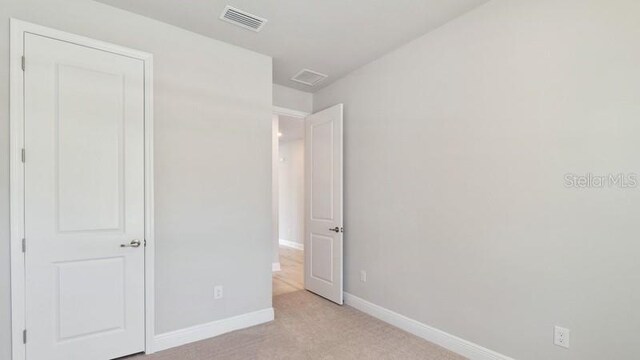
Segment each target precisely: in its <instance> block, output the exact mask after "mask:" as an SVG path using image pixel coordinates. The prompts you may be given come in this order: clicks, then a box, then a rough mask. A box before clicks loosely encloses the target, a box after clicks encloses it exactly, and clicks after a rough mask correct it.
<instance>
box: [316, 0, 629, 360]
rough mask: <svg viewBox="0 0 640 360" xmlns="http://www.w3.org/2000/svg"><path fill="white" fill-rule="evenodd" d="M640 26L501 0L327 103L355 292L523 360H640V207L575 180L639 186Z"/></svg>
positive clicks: (615, 2) (591, 1) (326, 95)
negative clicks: (334, 114) (338, 121)
mask: <svg viewBox="0 0 640 360" xmlns="http://www.w3.org/2000/svg"><path fill="white" fill-rule="evenodd" d="M639 20H640V1H637V0H608V1H604V0H535V1H533V0H494V1H491V2H489V3H488V4H486V5H484V6H482V7H480V8H478V9H476V10H474V11H472V12H470V13H468V14H467V15H464V16H463V17H461V18H458V19H456V20H454V21H452V22H450V23H448V24H446V25H445V26H443V27H441V28H439V29H437V30H435V31H433V32H432V33H430V34H427V35H426V36H423V37H421V38H419V39H417V40H415V41H413V42H411V43H409V44H408V45H406V46H403V47H401V48H399V49H398V50H396V51H394V52H392V53H390V54H388V55H386V56H384V57H383V58H381V59H379V60H377V61H374V62H372V63H371V64H369V65H366V66H364V67H363V68H361V69H359V70H357V71H355V72H353V73H352V74H351V75H349V76H347V77H346V78H344V79H342V80H339V81H338V82H336V83H335V84H333V85H331V86H329V87H328V88H326V89H323V90H320V91H319V92H318V93H316V94H315V96H314V108H315V110H316V111H317V110H321V109H323V108H326V107H328V106H330V105H333V104H336V103H344V104H345V156H346V160H345V186H346V188H345V206H346V208H345V210H346V211H345V221H346V223H345V229H346V230H347V231H346V232H345V247H346V249H345V254H346V264H345V270H346V272H345V277H346V290H347V291H348V292H351V293H353V294H354V295H356V296H359V297H361V298H364V299H366V300H369V301H371V302H373V303H375V304H378V305H381V306H383V307H386V308H388V309H391V310H393V311H396V312H399V313H401V314H403V315H406V316H408V317H410V318H413V319H416V320H418V321H420V322H423V323H426V324H429V325H431V326H434V327H436V328H439V329H441V330H444V331H446V332H449V333H451V334H454V335H457V336H459V337H462V338H464V339H467V340H470V341H472V342H475V343H478V344H480V345H483V346H485V347H488V348H490V349H493V350H495V351H498V352H500V353H503V354H505V355H509V356H512V357H514V358H516V359H520V360H561V359H562V360H603V359H621V360H622V359H625V360H631V359H637V358H638V356H640V355H639V354H640V340H639V339H640V306H639V305H638V304H639V303H640V260H639V259H640V255H639V254H640V241H639V239H640V227H639V225H638V224H639V221H638V219H640V190H639V189H638V188H633V189H620V188H616V187H612V188H608V187H607V188H602V189H570V188H566V187H565V186H564V175H565V174H566V173H570V172H573V173H576V174H585V173H589V172H590V173H593V174H607V173H619V172H622V173H632V172H636V173H637V172H640V167H639V164H640V160H639V156H640V155H639V154H640V141H638V139H639V138H640V41H639V40H640V21H639ZM360 270H366V271H367V273H368V277H367V282H366V283H362V282H360V280H359V272H360ZM556 324H557V325H561V326H564V327H567V328H569V329H571V343H572V345H571V349H570V350H564V349H561V348H558V347H555V346H553V344H552V336H553V326H554V325H556Z"/></svg>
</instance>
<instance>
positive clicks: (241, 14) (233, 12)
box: [220, 5, 267, 32]
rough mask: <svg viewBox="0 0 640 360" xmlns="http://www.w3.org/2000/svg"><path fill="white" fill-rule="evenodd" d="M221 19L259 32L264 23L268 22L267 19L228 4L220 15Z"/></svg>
mask: <svg viewBox="0 0 640 360" xmlns="http://www.w3.org/2000/svg"><path fill="white" fill-rule="evenodd" d="M220 19H221V20H223V21H226V22H228V23H231V24H234V25H237V26H240V27H243V28H245V29H249V30H253V31H255V32H258V31H260V30H262V27H263V26H264V24H266V23H267V19H263V18H261V17H259V16H256V15H253V14H249V13H248V12H246V11H243V10H240V9H236V8H234V7H232V6H229V5H227V7H225V8H224V10H223V11H222V15H220Z"/></svg>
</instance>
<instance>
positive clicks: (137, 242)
mask: <svg viewBox="0 0 640 360" xmlns="http://www.w3.org/2000/svg"><path fill="white" fill-rule="evenodd" d="M140 244H142V243H141V242H140V240H131V242H130V243H129V244H120V247H134V248H137V247H139V246H140Z"/></svg>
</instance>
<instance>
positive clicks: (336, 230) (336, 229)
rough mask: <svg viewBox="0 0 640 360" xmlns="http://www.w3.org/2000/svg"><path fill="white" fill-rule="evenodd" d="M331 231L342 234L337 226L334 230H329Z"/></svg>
mask: <svg viewBox="0 0 640 360" xmlns="http://www.w3.org/2000/svg"><path fill="white" fill-rule="evenodd" d="M329 231H335V232H337V233H339V232H340V228H339V227H337V226H336V227H334V228H331V229H329Z"/></svg>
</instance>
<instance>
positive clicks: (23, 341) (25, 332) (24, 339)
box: [22, 329, 27, 344]
mask: <svg viewBox="0 0 640 360" xmlns="http://www.w3.org/2000/svg"><path fill="white" fill-rule="evenodd" d="M22 343H23V344H26V343H27V329H24V330H22Z"/></svg>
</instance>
